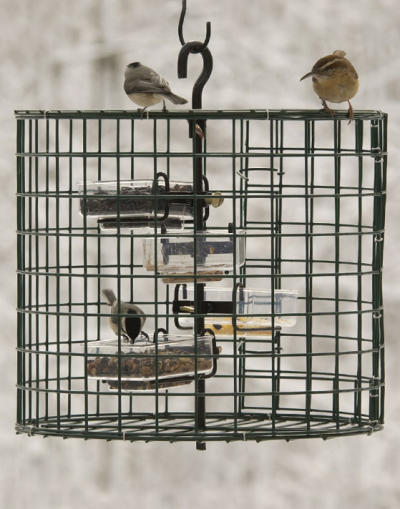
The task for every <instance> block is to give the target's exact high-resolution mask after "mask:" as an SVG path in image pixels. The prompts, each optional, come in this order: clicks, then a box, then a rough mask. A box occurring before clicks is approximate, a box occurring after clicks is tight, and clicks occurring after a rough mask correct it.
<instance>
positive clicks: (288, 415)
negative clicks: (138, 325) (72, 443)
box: [16, 110, 387, 442]
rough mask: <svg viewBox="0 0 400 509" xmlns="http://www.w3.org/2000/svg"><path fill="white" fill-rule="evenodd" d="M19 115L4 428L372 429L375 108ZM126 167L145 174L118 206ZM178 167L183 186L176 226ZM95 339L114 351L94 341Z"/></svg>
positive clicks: (378, 136) (379, 400)
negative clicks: (138, 333) (126, 315)
mask: <svg viewBox="0 0 400 509" xmlns="http://www.w3.org/2000/svg"><path fill="white" fill-rule="evenodd" d="M16 118H17V176H18V178H17V185H18V192H17V202H18V348H17V350H18V382H17V425H16V430H17V432H23V433H29V434H40V435H45V436H49V435H56V436H62V437H63V438H67V437H81V438H102V439H124V440H130V441H136V440H146V441H151V440H166V441H171V442H173V441H190V440H192V441H198V442H199V441H200V442H206V441H209V440H224V441H234V440H256V441H261V440H268V439H278V438H283V439H287V440H290V439H294V438H306V437H322V438H326V437H332V436H338V435H348V434H357V433H371V432H373V431H376V430H379V429H381V427H382V424H383V413H384V407H383V401H384V357H383V352H384V343H383V307H382V255H383V244H384V242H383V230H384V212H385V189H386V149H387V146H386V125H387V117H386V114H383V113H381V112H378V111H362V112H356V114H355V120H354V122H353V123H352V124H351V125H350V126H347V125H346V124H345V116H344V114H341V113H338V114H337V115H336V116H335V118H334V119H333V120H330V119H329V118H327V117H326V115H324V114H322V113H320V112H310V111H300V110H298V111H264V110H263V111H261V110H259V111H258V110H257V111H255V110H251V111H196V112H194V111H192V112H190V111H189V112H151V113H150V114H149V119H148V120H146V119H143V118H142V117H141V115H140V114H139V113H136V112H123V111H121V112H116V111H112V112H105V111H103V112H85V111H70V112H63V111H53V112H42V111H18V112H16ZM188 120H189V121H192V122H191V129H192V131H193V133H192V134H193V139H190V138H188V136H187V134H188V132H187V129H188ZM197 121H200V122H201V121H207V131H206V137H205V140H204V149H203V151H202V152H201V153H196V151H195V146H194V145H195V141H193V140H194V139H195V138H196V136H195V135H194V129H195V128H194V126H195V124H196V122H197ZM213 133H218V137H214V136H213ZM216 140H217V141H216ZM327 140H330V144H328V143H327ZM199 160H200V161H201V164H202V171H203V173H204V175H205V176H206V177H207V182H208V187H204V188H203V189H201V191H199V189H198V183H197V184H196V175H195V167H196V164H197V163H198V161H199ZM138 179H147V180H148V181H149V182H150V184H149V185H151V190H150V192H149V193H147V194H140V193H144V191H143V188H140V189H141V190H139V194H138V198H137V199H142V202H143V203H145V206H146V207H147V208H148V210H146V214H144V215H143V217H140V218H138V217H134V218H133V217H132V214H129V213H128V214H126V210H127V209H126V200H127V197H126V195H125V194H124V192H125V191H124V190H126V186H127V185H128V186H129V183H132V182H135V181H137V180H138ZM93 182H96V186H97V187H96V189H97V193H100V194H98V196H97V198H99V197H100V198H99V200H100V201H97V202H96V200H95V198H96V196H95V195H94V194H93V193H92V188H91V187H90V186H91V185H92V184H91V183H93ZM110 182H111V184H110ZM173 182H178V183H179V182H186V184H185V185H189V190H188V189H187V188H185V195H184V200H183V201H184V206H185V207H186V212H187V211H188V212H187V216H186V218H185V219H184V220H183V221H182V222H181V223H180V220H179V218H182V215H181V216H180V215H179V214H180V213H178V214H177V215H178V216H179V217H178V222H176V218H172V215H173V211H174V206H175V205H176V203H175V202H179V203H180V204H181V205H182V194H179V193H178V191H177V190H176V189H177V188H176V187H175V188H174V187H173ZM203 182H205V180H204V179H203ZM127 183H128V184H127ZM102 184H105V186H106V187H101V185H102ZM167 184H169V187H168V185H167ZM110 185H111V188H109V187H107V186H110ZM99 186H100V187H99ZM99 189H100V191H99ZM110 189H111V191H110ZM217 192H218V193H221V196H222V197H223V198H224V202H223V204H222V205H221V206H220V207H219V208H218V209H214V208H213V207H210V206H209V202H207V201H206V200H205V197H209V196H210V195H211V196H217V194H216V193H217ZM102 193H103V194H102ZM174 193H175V194H174ZM94 196H95V198H94ZM128 196H130V195H128ZM101 198H103V201H102V200H101ZM178 198H179V199H178ZM104 199H105V200H104ZM177 199H178V200H177ZM93 200H94V201H93ZM174 200H175V202H174ZM99 203H100V211H99V210H98V211H97V217H91V215H90V214H89V209H90V207H91V206H93V205H94V206H98V204H99ZM174 203H175V205H174ZM110 204H111V205H110ZM106 206H107V207H111V209H112V211H111V213H110V214H109V215H108V216H107V214H106V212H107V210H108V211H109V209H107V210H106V208H104V207H106ZM186 212H185V213H186ZM102 214H103V216H104V217H100V216H101V215H102ZM198 214H202V218H201V219H202V220H204V225H205V226H206V233H205V232H204V231H203V230H202V229H201V228H198V223H199V222H198V219H199V218H198V217H196V216H197V215H198ZM183 215H184V214H183ZM94 216H96V214H94ZM106 216H107V217H106ZM127 216H129V217H127ZM135 221H139V222H136V223H135V224H133V223H134V222H135ZM140 221H142V222H143V223H140ZM174 221H175V222H174ZM132 222H133V223H132ZM143 244H144V245H145V250H143ZM213 257H214V258H213ZM215 260H217V261H215ZM221 260H222V261H221ZM104 288H111V289H113V291H114V292H115V294H116V296H117V300H118V301H128V302H134V303H135V304H137V305H138V306H139V307H140V308H141V309H142V310H143V312H144V313H145V315H146V323H145V326H144V327H143V331H146V333H147V334H148V336H149V341H147V340H145V341H144V343H143V344H145V345H149V344H150V343H151V348H153V349H152V350H146V349H145V350H140V349H139V350H137V351H135V350H134V347H135V345H138V344H139V345H140V344H141V341H138V340H136V342H135V345H131V344H129V345H128V347H127V344H126V342H125V340H124V338H123V335H122V330H121V329H122V326H121V325H118V330H117V332H118V334H117V335H116V334H115V333H114V331H113V330H112V328H111V327H110V323H109V320H110V315H111V311H110V307H109V306H108V305H107V302H106V301H105V300H104V297H102V290H103V289H104ZM199 293H200V294H201V295H199ZM260 296H261V297H260ZM257 299H261V300H257ZM257 302H261V305H260V306H258V304H257ZM294 302H297V308H296V307H294V306H293V303H294ZM117 316H118V317H123V310H122V309H121V308H120V307H119V308H118V310H117ZM200 329H201V330H200ZM166 334H167V335H168V336H166ZM182 336H184V337H185V338H188V339H186V340H185V341H186V342H185V343H184V344H185V345H186V348H183V350H179V348H178V349H174V347H173V345H174V344H175V343H174V338H175V339H177V338H179V337H182ZM153 339H154V343H153V342H152V341H153ZM166 339H168V341H166ZM104 340H106V341H107V340H108V341H110V342H111V344H112V345H113V348H111V350H110V349H109V350H101V348H100V349H97V350H93V345H97V344H98V342H99V341H103V342H104ZM171 345H172V346H171ZM140 352H142V353H140ZM143 352H144V353H143ZM182 352H184V353H182ZM128 360H130V361H134V365H135V366H136V367H135V369H136V371H135V370H134V369H133V368H132V366H133V364H132V365H128V364H126V362H128ZM111 361H112V362H113V368H110V365H111ZM135 363H136V364H135ZM146 363H147V364H146ZM168 363H169V364H168ZM167 364H168V367H166V366H167ZM127 366H128V367H127ZM129 366H131V368H132V370H131V371H129V370H130V369H131V368H130V367H129ZM145 366H146V367H147V368H148V371H147V372H145V369H144V367H145ZM149 366H150V367H149ZM171 366H172V367H171ZM174 366H175V367H174ZM182 366H184V367H183V368H182ZM112 369H113V370H114V371H113V370H112ZM102 370H103V371H102ZM107 370H108V371H107Z"/></svg>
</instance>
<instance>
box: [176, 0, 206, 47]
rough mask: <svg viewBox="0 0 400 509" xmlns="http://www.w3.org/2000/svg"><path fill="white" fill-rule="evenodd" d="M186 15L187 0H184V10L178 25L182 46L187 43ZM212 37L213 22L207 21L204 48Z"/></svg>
mask: <svg viewBox="0 0 400 509" xmlns="http://www.w3.org/2000/svg"><path fill="white" fill-rule="evenodd" d="M185 15H186V0H182V10H181V16H180V18H179V25H178V34H179V40H180V41H181V44H182V46H184V45H185V44H186V42H185V39H184V37H183V22H184V21H185ZM210 37H211V23H210V22H209V21H207V24H206V38H205V39H204V42H203V47H204V48H206V47H207V46H208V43H209V41H210Z"/></svg>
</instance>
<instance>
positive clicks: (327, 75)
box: [300, 50, 358, 123]
mask: <svg viewBox="0 0 400 509" xmlns="http://www.w3.org/2000/svg"><path fill="white" fill-rule="evenodd" d="M345 55H346V53H345V52H344V51H342V50H336V51H334V52H333V53H332V54H331V55H327V56H326V57H322V58H320V59H319V60H318V61H317V62H316V63H315V64H314V66H313V68H312V69H311V72H308V73H307V74H305V75H304V76H303V77H302V78H300V81H301V80H304V79H305V78H309V77H310V76H312V81H313V89H314V92H315V93H316V94H317V95H318V96H319V98H320V99H321V101H322V106H323V107H324V109H325V110H326V111H327V112H328V113H329V114H330V115H331V116H333V111H332V110H331V109H330V108H329V106H328V105H327V104H326V101H329V102H332V103H341V102H344V101H347V102H348V104H349V111H348V116H349V119H350V120H349V123H350V122H351V120H352V119H353V118H354V114H353V107H352V105H351V103H350V99H351V98H352V97H354V96H355V95H356V93H357V91H358V75H357V71H356V70H355V69H354V67H353V64H352V63H351V62H350V60H347V58H345Z"/></svg>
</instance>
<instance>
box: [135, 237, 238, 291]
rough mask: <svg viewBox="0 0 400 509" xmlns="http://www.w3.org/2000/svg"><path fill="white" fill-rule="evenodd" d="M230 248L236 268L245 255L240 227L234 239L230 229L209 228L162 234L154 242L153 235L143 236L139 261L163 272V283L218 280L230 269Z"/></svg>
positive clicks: (148, 267)
mask: <svg viewBox="0 0 400 509" xmlns="http://www.w3.org/2000/svg"><path fill="white" fill-rule="evenodd" d="M185 233H186V232H185ZM234 252H235V254H236V270H237V271H239V269H240V267H241V266H242V265H243V264H244V261H245V256H246V238H245V232H244V230H238V231H237V232H236V239H235V241H234V239H233V234H232V233H230V232H221V233H218V236H215V233H214V235H213V234H212V232H209V231H204V232H201V233H200V232H197V233H196V234H194V233H193V236H191V235H188V234H186V235H182V236H180V237H174V236H173V235H166V234H162V235H160V236H159V237H158V238H157V240H156V244H155V242H154V239H144V241H143V259H144V263H143V264H144V267H145V268H146V270H148V271H153V272H158V273H159V274H161V275H162V276H164V277H163V282H164V283H184V282H193V281H194V280H195V281H196V282H198V283H201V282H210V281H220V280H221V279H222V276H223V274H224V273H225V272H229V271H232V270H233V267H234V262H233V259H234V256H233V254H234ZM194 265H196V274H195V271H194Z"/></svg>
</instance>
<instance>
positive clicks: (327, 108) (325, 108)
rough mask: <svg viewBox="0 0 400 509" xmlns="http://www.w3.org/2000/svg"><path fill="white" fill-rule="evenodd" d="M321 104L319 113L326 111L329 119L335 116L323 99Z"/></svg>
mask: <svg viewBox="0 0 400 509" xmlns="http://www.w3.org/2000/svg"><path fill="white" fill-rule="evenodd" d="M321 102H322V106H323V108H322V110H321V111H326V112H327V113H329V115H330V116H331V118H333V116H334V115H335V112H334V111H333V110H331V109H330V107H329V106H328V105H327V104H326V101H325V99H321Z"/></svg>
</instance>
